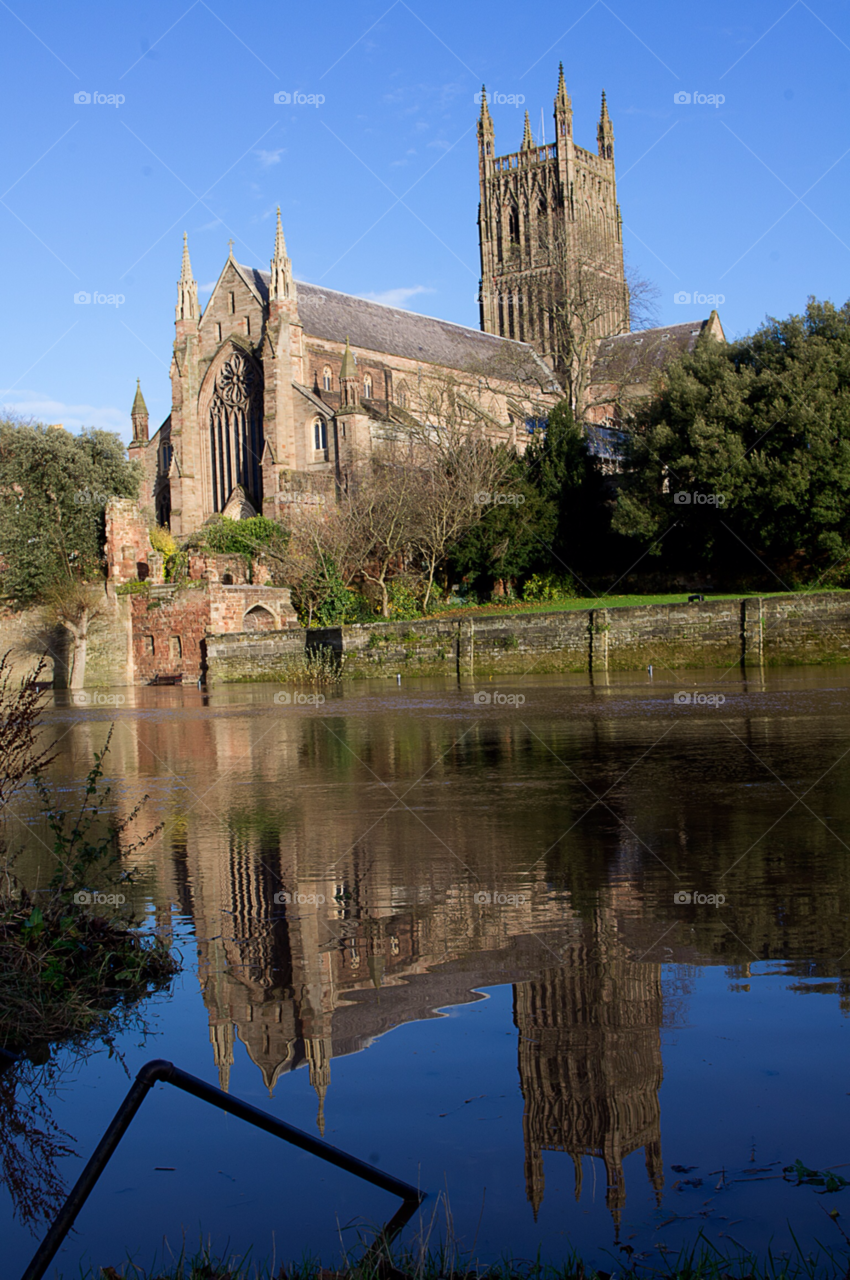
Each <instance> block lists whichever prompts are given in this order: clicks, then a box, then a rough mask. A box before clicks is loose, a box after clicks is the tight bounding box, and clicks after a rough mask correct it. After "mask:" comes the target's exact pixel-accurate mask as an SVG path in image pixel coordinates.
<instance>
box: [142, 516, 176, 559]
mask: <svg viewBox="0 0 850 1280" xmlns="http://www.w3.org/2000/svg"><path fill="white" fill-rule="evenodd" d="M148 537H149V538H150V543H151V546H152V547H153V549H154V551H156V552H158V553H159V555H161V556H162V557H163V559H164V560H168V559H169V558H170V557H171V556H173V555H174V553H175V552H176V551H177V543H176V542H175V540H174V538H173V536H172V535H171V533H170V532H169V531H168V529H163V528H162V526H161V525H158V524H155V525H154V526H153V528H152V529H148Z"/></svg>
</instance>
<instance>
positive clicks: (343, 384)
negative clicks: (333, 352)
mask: <svg viewBox="0 0 850 1280" xmlns="http://www.w3.org/2000/svg"><path fill="white" fill-rule="evenodd" d="M339 386H340V391H341V392H342V407H343V408H353V407H354V406H355V405H356V404H358V403H359V401H360V387H359V385H358V382H357V361H356V360H355V359H354V352H353V351H352V350H351V347H350V346H349V343H348V338H346V339H345V352H344V354H343V357H342V368H341V369H340V371H339Z"/></svg>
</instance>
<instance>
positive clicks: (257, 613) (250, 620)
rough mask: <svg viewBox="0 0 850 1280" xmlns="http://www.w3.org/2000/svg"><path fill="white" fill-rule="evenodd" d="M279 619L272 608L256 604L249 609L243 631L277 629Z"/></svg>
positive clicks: (243, 623)
mask: <svg viewBox="0 0 850 1280" xmlns="http://www.w3.org/2000/svg"><path fill="white" fill-rule="evenodd" d="M278 629H279V627H278V621H277V618H276V617H275V616H274V614H273V613H272V612H271V610H270V609H266V608H264V607H263V605H261V604H255V605H254V607H253V608H252V609H249V610H248V612H247V613H246V614H245V617H244V618H243V620H242V630H243V631H277V630H278Z"/></svg>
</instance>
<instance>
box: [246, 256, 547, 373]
mask: <svg viewBox="0 0 850 1280" xmlns="http://www.w3.org/2000/svg"><path fill="white" fill-rule="evenodd" d="M237 265H238V266H239V270H240V272H241V273H242V275H243V277H244V278H245V281H246V283H247V284H248V285H249V287H250V288H252V289H254V290H255V291H256V292H257V293H258V294H260V296H261V297H262V299H263V301H265V300H267V299H268V296H269V281H270V276H269V273H268V272H267V271H258V270H257V269H256V268H255V267H245V266H242V265H241V264H237ZM296 288H297V290H298V310H299V314H300V316H301V320H302V322H303V324H304V333H305V334H306V335H307V336H308V337H312V338H321V339H324V340H325V341H328V342H338V343H340V344H341V345H344V343H345V340H346V338H349V339H350V341H351V345H352V346H353V347H359V348H360V349H361V350H364V351H374V352H376V353H383V354H386V355H396V356H403V357H405V358H406V359H408V360H419V361H421V362H422V363H423V364H439V365H444V366H445V367H447V368H450V369H459V370H464V371H467V372H470V373H480V374H482V375H483V374H489V375H490V376H491V377H503V378H505V379H506V380H507V381H520V380H521V379H529V380H532V381H534V382H536V383H543V384H544V385H547V384H548V383H554V382H555V378H554V375H553V373H552V371H551V369H550V368H549V366H548V365H547V364H546V363H545V362H544V361H543V360H542V359H541V358H540V356H539V355H538V354H537V352H536V351H535V350H534V348H533V347H531V346H529V344H528V343H526V342H515V341H513V340H512V339H510V338H498V337H496V335H495V334H492V333H482V332H481V331H480V330H479V329H469V328H467V327H466V325H462V324H452V323H451V322H450V321H448V320H439V319H437V318H436V317H434V316H423V315H419V313H418V312H415V311H402V310H401V309H400V308H399V307H385V306H384V305H383V304H382V303H380V302H369V301H367V299H366V298H356V297H354V295H353V294H350V293H338V292H337V290H336V289H325V288H323V287H321V286H319V285H315V284H306V283H305V282H304V281H301V280H298V281H296Z"/></svg>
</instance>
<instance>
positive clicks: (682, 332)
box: [591, 312, 723, 386]
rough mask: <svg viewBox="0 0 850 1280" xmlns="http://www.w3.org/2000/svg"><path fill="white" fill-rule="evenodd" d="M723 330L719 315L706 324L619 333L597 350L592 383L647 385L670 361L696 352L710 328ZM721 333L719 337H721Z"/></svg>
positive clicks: (714, 313)
mask: <svg viewBox="0 0 850 1280" xmlns="http://www.w3.org/2000/svg"><path fill="white" fill-rule="evenodd" d="M712 322H714V325H715V326H716V328H719V327H720V322H719V320H718V318H717V313H716V312H712V314H711V315H710V316H709V317H708V318H707V319H706V320H693V321H691V322H690V323H686V324H668V325H664V326H663V327H662V328H660V329H639V330H637V331H636V332H635V333H618V334H615V335H614V336H613V337H611V338H603V339H602V341H601V342H600V343H599V346H598V347H597V348H596V358H595V359H594V361H593V372H592V374H591V382H592V383H594V384H595V385H599V384H600V383H606V382H614V383H619V384H621V385H631V386H636V385H638V384H640V383H647V382H649V381H650V378H651V376H652V374H653V373H655V372H657V371H659V370H661V369H663V368H664V367H665V366H666V365H668V364H669V363H670V361H671V360H678V359H679V357H680V356H683V355H685V354H686V353H688V352H691V351H693V349H694V347H695V346H696V344H697V339H698V338H699V336H700V334H701V333H703V332H704V331H705V330H706V329H707V328H708V326H709V325H712ZM722 332H723V331H722V329H720V333H721V334H722Z"/></svg>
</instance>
